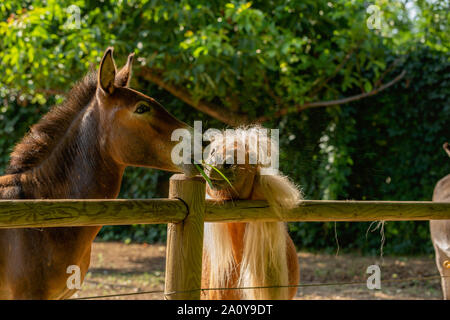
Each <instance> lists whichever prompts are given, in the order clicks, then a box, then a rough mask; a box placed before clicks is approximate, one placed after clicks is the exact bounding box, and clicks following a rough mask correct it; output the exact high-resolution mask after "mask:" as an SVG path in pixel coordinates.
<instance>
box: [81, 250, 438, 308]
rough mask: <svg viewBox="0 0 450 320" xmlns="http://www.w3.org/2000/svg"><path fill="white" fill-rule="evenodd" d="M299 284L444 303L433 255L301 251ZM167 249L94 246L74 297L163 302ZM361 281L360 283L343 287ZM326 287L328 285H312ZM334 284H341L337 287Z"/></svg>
mask: <svg viewBox="0 0 450 320" xmlns="http://www.w3.org/2000/svg"><path fill="white" fill-rule="evenodd" d="M298 258H299V262H300V277H301V285H306V286H305V287H301V288H299V290H298V292H297V297H296V299H308V300H310V299H333V300H337V299H364V300H372V299H402V300H403V299H408V300H409V299H442V294H441V291H440V280H439V279H428V280H407V281H403V279H410V278H421V277H429V276H431V277H436V276H438V275H439V274H438V272H437V269H436V266H435V263H434V258H433V257H429V256H427V257H395V258H393V257H384V258H383V259H380V258H379V257H360V256H357V255H348V254H339V255H338V256H335V255H328V254H313V253H307V252H299V253H298ZM373 264H378V265H379V266H380V269H381V290H369V289H367V286H366V281H367V278H368V277H369V276H370V274H366V269H367V267H368V266H370V265H373ZM164 268H165V246H164V245H147V244H123V243H111V242H109V243H100V242H97V243H94V246H93V251H92V260H91V267H90V269H89V272H88V274H87V276H86V279H85V282H84V284H83V286H82V289H81V290H80V291H79V292H78V293H76V295H74V296H73V297H72V298H83V297H94V296H104V295H115V294H131V293H139V292H143V291H156V292H154V293H146V294H133V295H123V296H118V297H106V298H101V299H163V294H162V292H161V291H162V290H164ZM348 282H362V283H360V284H342V283H348ZM323 283H328V284H329V285H327V286H315V285H313V286H311V285H312V284H323ZM337 283H340V284H339V285H338V284H337Z"/></svg>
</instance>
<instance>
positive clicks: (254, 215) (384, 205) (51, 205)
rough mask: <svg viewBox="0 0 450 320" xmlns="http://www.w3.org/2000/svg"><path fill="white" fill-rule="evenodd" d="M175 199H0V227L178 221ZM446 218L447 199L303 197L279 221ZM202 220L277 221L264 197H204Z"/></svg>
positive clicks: (181, 213)
mask: <svg viewBox="0 0 450 320" xmlns="http://www.w3.org/2000/svg"><path fill="white" fill-rule="evenodd" d="M186 215H187V209H186V206H185V205H184V204H183V202H182V201H181V200H177V199H145V200H125V199H120V200H0V228H25V227H30V228H31V227H32V228H41V227H63V226H94V225H127V224H141V223H142V224H152V223H177V222H180V221H183V219H184V218H185V217H186ZM442 219H448V220H450V203H449V202H431V201H423V202H415V201H324V200H304V201H302V202H301V203H300V205H299V206H298V208H296V209H293V210H289V211H287V212H285V213H284V215H283V220H284V221H375V220H387V221H404V220H442ZM205 221H206V222H221V221H222V222H230V221H244V222H245V221H246V222H248V221H276V218H275V215H274V214H273V213H272V212H271V210H270V209H269V207H268V205H267V203H266V202H265V201H250V200H248V201H247V200H246V201H227V202H216V201H213V200H206V209H205Z"/></svg>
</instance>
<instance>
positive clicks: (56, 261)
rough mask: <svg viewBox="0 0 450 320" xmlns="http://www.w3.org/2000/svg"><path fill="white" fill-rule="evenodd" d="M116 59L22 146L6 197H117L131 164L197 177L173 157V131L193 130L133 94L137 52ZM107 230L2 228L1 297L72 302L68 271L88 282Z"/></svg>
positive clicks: (2, 188) (4, 188)
mask: <svg viewBox="0 0 450 320" xmlns="http://www.w3.org/2000/svg"><path fill="white" fill-rule="evenodd" d="M112 53H113V49H112V48H108V49H107V50H106V51H105V54H104V56H103V58H102V60H101V63H100V67H99V70H98V74H95V73H91V74H88V75H87V76H86V77H85V78H84V79H83V80H81V81H80V82H79V83H78V84H76V85H75V86H74V88H73V89H72V90H71V91H70V92H69V94H68V95H67V97H66V101H65V102H64V103H63V104H62V105H60V106H56V107H53V109H52V110H51V111H50V112H49V113H47V114H46V115H45V116H44V117H43V118H42V119H41V120H40V121H39V122H38V123H37V124H36V125H34V126H33V127H31V129H30V132H29V133H28V134H27V135H26V136H25V137H24V138H23V140H22V141H21V142H20V143H19V144H18V145H17V146H16V147H15V149H14V151H13V153H12V155H11V161H10V165H9V168H8V171H7V175H5V176H2V177H0V199H62V198H68V199H105V198H116V197H117V195H118V193H119V189H120V184H121V179H122V175H123V172H124V170H125V168H126V167H127V166H143V167H151V168H157V169H161V170H166V171H172V172H181V171H184V172H185V173H187V174H190V173H191V170H192V166H191V165H186V166H184V167H183V168H180V167H179V166H176V165H175V164H173V162H172V160H171V157H170V155H171V149H172V147H173V146H174V145H175V144H176V143H177V142H174V141H171V134H172V131H173V130H175V129H177V128H186V129H189V127H188V126H187V125H186V124H184V123H183V122H180V121H178V120H177V119H175V118H174V117H173V116H172V115H170V114H169V113H168V112H167V111H166V110H165V109H164V108H163V107H162V106H161V105H160V104H159V103H158V102H156V101H155V100H154V99H152V98H150V97H148V96H146V95H144V94H142V93H140V92H137V91H135V90H133V89H130V88H128V83H129V81H130V76H131V67H132V61H133V54H131V55H130V56H129V57H128V62H127V63H126V65H125V66H124V67H123V68H122V69H121V70H120V71H119V72H117V71H116V66H115V63H114V60H113V57H112ZM100 228H101V227H72V228H44V229H36V228H27V229H0V298H1V299H62V298H67V297H69V296H71V295H72V294H73V293H75V290H69V289H68V288H67V286H66V281H67V278H68V276H70V274H68V273H67V268H68V267H69V266H70V265H76V266H79V268H80V269H81V279H82V280H83V279H84V276H85V274H86V272H87V270H88V267H89V262H90V253H91V244H92V241H93V240H94V238H95V236H96V235H97V233H98V231H99V230H100Z"/></svg>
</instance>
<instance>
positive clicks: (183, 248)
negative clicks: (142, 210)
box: [164, 174, 205, 300]
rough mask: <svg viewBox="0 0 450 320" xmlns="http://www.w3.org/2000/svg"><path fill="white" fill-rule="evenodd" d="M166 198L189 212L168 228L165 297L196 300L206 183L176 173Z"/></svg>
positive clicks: (200, 179) (196, 178) (199, 274)
mask: <svg viewBox="0 0 450 320" xmlns="http://www.w3.org/2000/svg"><path fill="white" fill-rule="evenodd" d="M169 198H172V199H173V198H179V199H181V200H183V201H184V202H185V204H186V205H187V207H188V208H189V213H188V215H187V217H186V219H184V220H183V221H182V222H179V223H169V224H168V225H167V249H166V282H165V289H164V291H165V298H166V299H169V300H199V299H200V290H199V289H200V286H201V273H202V253H203V224H204V216H205V181H204V180H203V178H201V177H193V178H188V177H186V176H185V175H183V174H175V175H173V176H172V177H171V178H170V187H169ZM197 289H198V290H197ZM175 292H178V293H175Z"/></svg>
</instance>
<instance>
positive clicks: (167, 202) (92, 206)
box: [0, 199, 188, 228]
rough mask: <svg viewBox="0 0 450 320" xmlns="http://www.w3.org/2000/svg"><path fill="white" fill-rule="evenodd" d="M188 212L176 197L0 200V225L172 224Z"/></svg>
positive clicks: (15, 226)
mask: <svg viewBox="0 0 450 320" xmlns="http://www.w3.org/2000/svg"><path fill="white" fill-rule="evenodd" d="M187 212H188V209H187V207H186V205H185V204H184V203H183V202H182V201H181V200H177V199H143V200H125V199H116V200H0V228H30V227H33V228H42V227H64V226H65V227H68V226H70V227H79V226H102V225H127V224H152V223H171V222H180V221H182V220H184V218H185V217H186V215H187Z"/></svg>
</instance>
